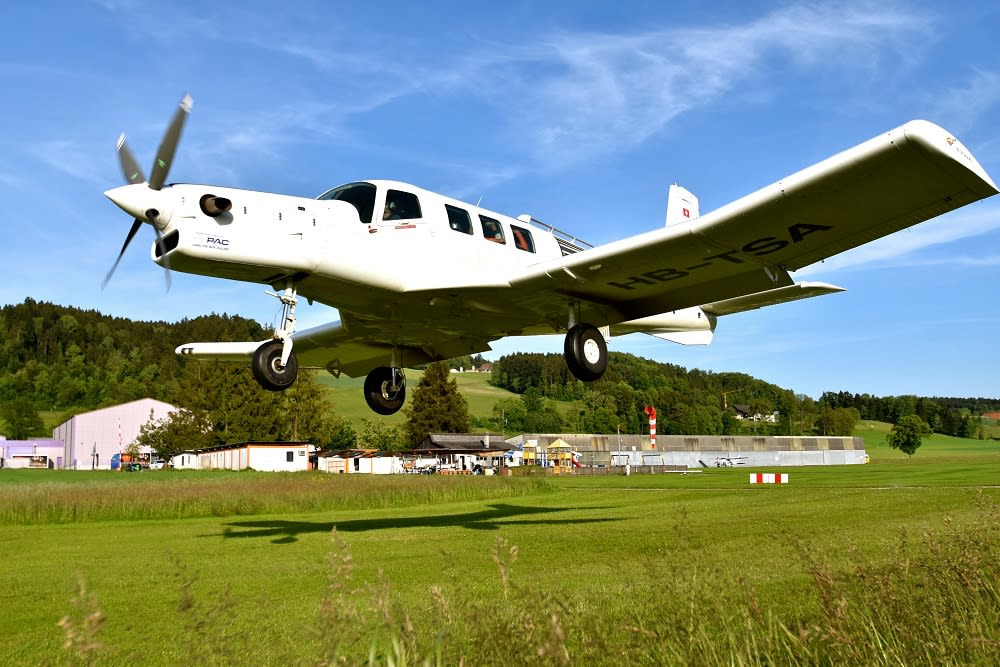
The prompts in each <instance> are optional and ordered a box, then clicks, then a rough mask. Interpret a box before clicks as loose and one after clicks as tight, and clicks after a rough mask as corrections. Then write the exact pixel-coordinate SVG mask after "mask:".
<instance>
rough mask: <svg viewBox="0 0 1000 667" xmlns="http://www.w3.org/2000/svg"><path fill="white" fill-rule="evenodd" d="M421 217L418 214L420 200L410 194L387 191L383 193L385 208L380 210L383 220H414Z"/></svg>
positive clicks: (400, 191) (399, 191)
mask: <svg viewBox="0 0 1000 667" xmlns="http://www.w3.org/2000/svg"><path fill="white" fill-rule="evenodd" d="M420 217H423V216H422V215H421V213H420V200H419V199H417V195H415V194H413V193H412V192H403V191H402V190H389V191H388V192H386V193H385V208H384V209H383V210H382V219H383V220H415V219H417V218H420Z"/></svg>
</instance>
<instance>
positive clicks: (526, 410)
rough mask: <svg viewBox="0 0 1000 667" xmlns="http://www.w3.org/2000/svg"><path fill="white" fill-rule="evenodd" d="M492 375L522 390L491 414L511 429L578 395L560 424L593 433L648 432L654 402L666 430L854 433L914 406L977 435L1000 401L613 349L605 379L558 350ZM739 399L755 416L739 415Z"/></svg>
mask: <svg viewBox="0 0 1000 667" xmlns="http://www.w3.org/2000/svg"><path fill="white" fill-rule="evenodd" d="M491 382H492V384H494V385H495V386H497V387H501V388H503V389H507V390H509V391H512V392H515V393H518V394H521V400H520V401H517V400H513V401H502V402H500V403H498V405H497V407H496V408H495V409H494V415H493V417H492V422H493V423H494V424H495V425H502V426H506V427H507V430H510V431H517V430H519V428H518V427H523V430H525V431H529V432H546V431H551V430H556V429H552V428H551V425H552V422H553V411H552V410H551V409H546V404H545V401H546V400H556V401H566V400H570V401H578V402H579V403H580V405H581V407H580V409H579V411H578V414H576V415H570V416H569V419H568V422H569V423H566V422H567V419H566V418H563V420H562V421H563V425H564V426H565V427H568V428H572V429H573V430H578V431H582V432H590V433H613V432H615V431H616V430H620V431H621V432H622V433H643V432H647V431H648V419H647V416H646V413H645V406H647V405H651V406H653V407H655V408H656V409H657V432H658V433H662V434H686V433H698V434H704V435H739V434H761V435H851V434H852V433H853V429H854V425H855V424H856V423H857V421H858V420H860V419H872V420H879V421H885V422H889V423H891V424H896V423H898V422H899V420H900V419H901V418H902V417H905V416H908V415H916V416H918V417H920V418H921V419H922V420H923V421H925V422H926V423H927V424H928V425H929V426H930V427H931V428H932V429H933V430H934V431H936V432H938V433H943V434H947V435H954V436H958V437H966V438H971V437H977V436H979V435H980V434H981V430H980V429H979V427H980V425H981V423H982V422H981V417H980V416H981V414H982V413H983V412H984V411H989V410H997V409H1000V399H986V398H975V399H957V398H921V397H916V396H896V397H873V396H869V395H867V394H865V395H860V396H859V395H857V394H849V393H847V392H839V393H833V392H827V393H824V394H823V395H822V396H821V397H820V399H819V400H818V401H816V400H813V399H812V398H811V397H809V396H804V395H801V394H796V393H794V392H793V391H792V390H789V389H783V388H781V387H778V386H776V385H773V384H770V383H768V382H765V381H763V380H759V379H757V378H754V377H751V376H749V375H746V374H743V373H713V372H708V371H702V370H698V369H690V370H688V369H685V368H683V367H681V366H677V365H674V364H668V363H661V362H656V361H652V360H649V359H643V358H640V357H636V356H633V355H629V354H623V353H611V361H610V363H609V366H608V371H607V373H606V374H605V376H604V378H602V379H601V380H599V381H597V382H594V383H591V384H586V383H583V382H580V381H579V380H576V378H574V377H573V376H572V375H571V374H570V373H569V371H568V370H567V369H566V365H565V362H564V361H563V358H562V356H561V355H558V354H534V353H531V354H529V353H517V354H511V355H507V356H504V357H501V358H500V359H499V360H497V361H496V362H495V363H494V364H493V375H492V378H491ZM735 406H739V407H740V408H741V410H742V411H743V412H744V413H745V414H746V415H748V416H749V418H744V419H737V416H736V412H735V410H734V407H735ZM550 407H551V406H550ZM555 418H558V415H556V417H555Z"/></svg>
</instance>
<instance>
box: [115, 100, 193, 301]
mask: <svg viewBox="0 0 1000 667" xmlns="http://www.w3.org/2000/svg"><path fill="white" fill-rule="evenodd" d="M193 104H194V100H192V99H191V96H190V95H185V96H184V99H182V100H181V103H180V106H178V108H177V111H175V112H174V116H173V118H171V119H170V125H169V126H167V131H166V133H165V134H164V135H163V140H162V141H161V142H160V147H159V149H158V150H157V152H156V160H155V161H154V162H153V176H152V178H150V179H149V180H148V181H147V180H146V176H145V174H144V173H143V171H142V167H140V166H139V163H138V161H136V159H135V156H134V155H133V154H132V151H131V150H130V149H129V147H128V144H127V143H126V141H125V135H124V134H122V135H121V136H120V137H118V148H117V151H118V163H119V165H121V169H122V174H124V176H125V181H126V183H128V185H124V186H121V187H117V188H113V189H111V190H108V191H107V192H105V193H104V196H106V197H107V198H108V199H110V200H111V201H113V202H114V203H115V204H116V205H117V206H118V207H119V208H121V209H122V210H123V211H125V212H126V213H129V214H130V215H132V216H133V218H134V220H133V221H132V227H131V228H130V229H129V231H128V235H127V236H126V237H125V243H124V244H122V249H121V250H120V251H119V252H118V257H117V258H116V259H115V263H114V264H113V265H112V267H111V270H110V271H108V275H106V276H105V277H104V281H103V282H102V283H101V289H104V287H105V286H107V284H108V281H110V280H111V276H112V275H114V272H115V269H117V268H118V263H119V262H121V259H122V256H123V255H124V254H125V250H126V249H127V248H128V245H129V243H131V242H132V239H133V238H134V237H135V235H136V233H137V232H138V231H139V228H140V227H142V223H144V222H147V223H149V224H150V225H152V227H153V230H154V231H155V232H156V243H157V245H159V244H161V243H162V242H163V234H162V232H161V231H160V227H161V222H160V218H161V213H160V209H158V208H157V207H156V206H155V205H153V204H155V202H156V201H157V199H158V198H157V197H156V196H155V195H152V196H151V192H150V191H153V192H159V191H160V190H161V189H162V188H163V184H164V182H165V181H166V180H167V174H168V173H169V172H170V165H171V163H173V161H174V153H176V152H177V144H178V143H180V140H181V132H182V131H183V129H184V122H185V121H186V120H187V116H188V114H189V113H190V112H191V106H192V105H193ZM162 257H163V268H164V271H165V273H166V280H167V289H168V290H169V289H170V263H169V261H168V260H167V257H166V255H165V254H163V255H162Z"/></svg>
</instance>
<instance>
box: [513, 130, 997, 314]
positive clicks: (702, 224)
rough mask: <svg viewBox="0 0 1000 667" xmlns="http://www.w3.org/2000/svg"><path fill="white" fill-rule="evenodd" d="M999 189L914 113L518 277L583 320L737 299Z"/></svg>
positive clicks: (533, 294)
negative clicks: (777, 176) (712, 204)
mask: <svg viewBox="0 0 1000 667" xmlns="http://www.w3.org/2000/svg"><path fill="white" fill-rule="evenodd" d="M996 193H997V187H996V185H995V184H994V183H993V181H992V180H991V179H990V177H989V176H988V175H987V174H986V172H985V170H983V168H982V167H981V166H980V165H979V163H978V162H977V161H976V160H975V158H973V157H972V154H971V153H970V152H969V151H968V150H967V149H966V148H965V147H964V146H963V145H962V144H961V143H960V142H959V141H958V140H957V139H955V138H954V137H953V136H951V135H950V134H948V132H946V131H945V130H944V129H942V128H940V127H938V126H936V125H934V124H932V123H929V122H927V121H919V120H918V121H912V122H910V123H907V124H906V125H903V126H901V127H899V128H896V129H894V130H892V131H890V132H887V133H885V134H883V135H880V136H878V137H875V138H874V139H871V140H869V141H867V142H865V143H863V144H860V145H858V146H855V147H854V148H851V149H849V150H847V151H844V152H843V153H840V154H838V155H835V156H833V157H831V158H829V159H827V160H824V161H823V162H820V163H818V164H816V165H813V166H812V167H809V168H807V169H804V170H802V171H800V172H798V173H796V174H793V175H792V176H789V177H788V178H785V179H783V180H780V181H778V182H777V183H774V184H772V185H769V186H767V187H765V188H763V189H761V190H758V191H757V192H754V193H753V194H750V195H748V196H746V197H743V198H742V199H739V200H737V201H735V202H733V203H731V204H729V205H727V206H724V207H722V208H720V209H717V210H715V211H712V212H711V213H708V214H703V215H702V216H701V217H699V218H697V219H695V220H693V221H691V222H690V223H687V224H677V225H671V226H668V227H665V228H660V229H657V230H655V231H651V232H648V233H645V234H640V235H638V236H633V237H631V238H628V239H624V240H622V241H618V242H615V243H611V244H608V245H603V246H599V247H596V248H593V249H587V250H584V251H582V252H579V253H576V254H572V255H567V256H564V257H562V258H561V259H560V260H556V261H552V262H548V263H545V264H541V265H536V266H534V267H530V268H528V269H526V270H525V271H524V272H523V273H522V274H521V275H520V276H518V277H516V278H515V279H514V280H512V286H513V287H514V288H515V291H516V292H518V293H520V294H523V295H524V299H525V302H526V303H532V304H533V306H534V309H535V310H536V312H537V311H542V312H544V311H545V310H546V309H548V310H549V311H552V313H553V315H555V314H557V313H556V312H555V311H556V309H557V308H558V307H559V306H560V304H562V308H563V309H565V303H566V297H570V298H573V299H576V301H575V303H576V304H578V309H579V312H578V314H577V317H578V320H579V321H589V322H594V323H597V324H601V323H606V322H620V321H626V320H632V319H636V318H642V317H647V316H651V315H654V314H657V313H664V312H670V311H675V310H680V309H683V308H687V307H692V306H699V305H704V304H726V303H729V304H730V305H731V306H734V305H736V304H739V303H740V302H739V301H735V299H738V298H740V297H746V296H747V295H756V294H767V293H769V292H772V290H775V289H781V288H790V287H792V286H793V285H794V282H793V280H792V279H791V277H790V276H789V274H788V272H789V271H794V270H795V269H799V268H802V267H804V266H807V265H809V264H812V263H814V262H817V261H819V260H822V259H824V258H827V257H830V256H832V255H835V254H837V253H839V252H842V251H844V250H847V249H849V248H853V247H856V246H859V245H862V244H863V243H866V242H868V241H871V240H874V239H877V238H880V237H882V236H885V235H887V234H891V233H892V232H895V231H898V230H900V229H904V228H906V227H910V226H912V225H915V224H917V223H919V222H922V221H924V220H928V219H930V218H933V217H935V216H938V215H941V214H942V213H946V212H948V211H951V210H953V209H956V208H959V207H961V206H964V205H966V204H969V203H971V202H974V201H977V200H979V199H983V198H985V197H989V196H992V195H994V194H996ZM772 294H781V293H780V292H778V293H773V292H772ZM782 300H784V299H782ZM747 303H749V302H747ZM761 305H765V304H761ZM718 307H719V308H723V307H724V306H718ZM753 307H759V306H753ZM720 314H721V312H720ZM563 317H565V315H563Z"/></svg>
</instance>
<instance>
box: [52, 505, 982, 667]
mask: <svg viewBox="0 0 1000 667" xmlns="http://www.w3.org/2000/svg"><path fill="white" fill-rule="evenodd" d="M998 518H1000V517H998V512H997V508H996V507H995V506H994V505H993V504H991V503H988V502H987V501H985V500H984V501H981V502H980V512H979V519H978V520H977V521H976V522H974V523H973V524H972V525H971V526H965V527H963V528H962V529H957V528H955V527H953V526H952V525H950V524H948V525H946V527H945V528H944V529H942V530H940V531H935V532H928V533H925V534H923V535H921V536H919V539H917V540H914V539H912V538H911V536H909V535H907V534H905V533H900V534H899V536H898V540H897V542H896V545H895V546H894V547H893V551H892V553H889V554H885V556H886V557H883V558H880V559H879V560H878V561H877V562H872V561H863V562H862V561H858V564H856V565H854V566H852V567H850V568H846V569H845V568H843V567H840V568H838V567H836V566H834V565H833V564H831V563H828V562H824V561H823V560H822V559H820V558H819V557H818V556H817V555H816V554H814V553H812V552H810V550H809V549H808V548H807V547H805V546H800V547H799V554H800V563H801V567H802V573H803V575H804V576H808V577H810V578H811V581H812V582H813V585H812V589H811V591H812V594H813V595H812V600H811V602H806V603H804V604H803V605H802V606H801V607H800V608H798V609H797V610H796V611H794V612H787V611H786V612H784V613H785V614H786V615H785V616H783V617H779V616H778V614H777V613H776V612H775V611H774V610H772V609H769V608H767V607H766V606H765V605H763V604H762V603H761V599H762V598H761V597H759V596H758V595H757V592H756V591H755V589H754V586H753V584H752V583H751V582H747V581H744V580H739V581H731V580H728V579H725V578H723V577H721V576H718V575H719V573H720V570H719V569H718V567H717V565H716V564H715V563H714V562H713V561H711V560H710V559H709V558H707V557H706V556H704V555H700V556H699V554H703V553H704V552H703V551H702V550H701V549H700V548H699V547H700V545H698V544H697V543H696V541H697V536H695V535H691V536H690V537H691V544H690V547H689V548H688V553H686V554H685V556H686V557H685V558H681V559H678V564H677V567H676V568H675V569H673V570H672V571H671V572H670V573H664V572H652V571H649V572H643V571H642V570H641V569H639V570H638V571H636V572H630V573H629V577H628V579H627V583H626V584H625V585H627V586H628V587H630V589H631V592H632V593H633V595H632V599H633V600H634V604H633V605H631V606H630V607H629V608H628V609H627V610H626V611H624V612H622V613H621V614H619V617H618V618H611V617H610V616H609V610H608V609H606V608H604V607H603V606H602V604H601V600H592V599H582V598H581V597H579V596H576V595H575V594H574V591H573V589H572V587H571V586H569V585H566V586H560V585H550V584H548V583H547V582H542V581H537V580H533V579H529V578H527V576H528V575H527V573H522V572H521V571H520V570H519V567H518V548H517V546H516V545H512V544H509V543H508V542H507V541H506V540H505V539H504V538H503V537H497V538H496V540H495V541H494V543H493V548H492V551H491V553H490V554H489V555H488V556H487V555H486V554H484V555H483V557H484V558H486V557H488V558H490V559H491V560H492V562H493V563H494V565H495V567H496V572H497V576H496V579H495V581H494V582H492V583H493V585H492V586H488V587H485V588H484V589H483V590H484V592H483V594H482V595H480V596H478V597H475V598H470V597H469V596H467V595H462V594H461V593H460V592H459V590H458V589H457V588H456V584H455V583H454V582H451V583H449V582H447V581H445V582H442V583H439V584H435V585H433V586H431V587H429V589H428V590H427V599H426V601H425V603H424V604H421V605H415V606H409V607H407V606H404V605H403V604H401V603H400V602H399V600H398V599H397V597H396V596H394V595H393V591H392V589H391V587H390V585H389V584H388V583H387V582H386V581H385V580H384V579H383V578H381V577H379V578H377V579H376V580H375V581H374V582H371V581H357V580H356V579H355V578H354V576H353V572H354V564H353V561H352V558H351V554H350V550H349V548H348V546H347V544H346V543H345V542H344V541H343V540H341V539H340V537H339V536H338V535H337V533H336V531H334V533H333V535H332V548H331V550H330V552H329V555H328V577H327V583H326V586H325V589H324V590H317V600H318V601H317V606H316V623H315V624H314V627H313V628H312V630H311V638H310V639H309V640H308V644H307V645H306V646H305V647H301V648H302V649H303V651H305V654H304V655H303V654H300V655H303V657H302V658H301V664H313V665H332V664H348V665H363V664H370V665H371V664H390V665H399V666H401V665H414V664H424V665H442V664H443V665H460V664H469V665H501V664H502V665H510V664H529V663H530V664H538V665H576V664H580V665H591V664H667V665H722V664H726V665H733V664H735V665H775V664H794V665H799V664H810V665H889V664H893V665H917V664H933V665H947V664H966V665H968V664H973V665H995V664H1000V585H998V581H1000V541H998V539H997V527H996V526H997V519H998ZM678 530H683V526H682V525H680V526H678ZM177 566H178V570H179V571H181V572H183V566H182V564H180V563H178V564H177ZM182 576H183V575H182ZM179 600H180V602H179V604H178V607H177V608H178V613H179V614H180V620H179V621H178V622H176V623H175V624H174V627H175V628H176V632H174V633H172V634H173V636H172V641H173V644H174V645H176V646H178V647H182V648H181V649H179V650H181V651H183V653H178V655H177V656H176V657H177V659H181V658H182V657H183V658H184V659H186V660H187V661H188V662H190V663H192V664H234V663H240V662H247V663H251V662H253V658H252V656H247V655H245V654H241V653H239V651H240V646H241V645H242V643H241V639H247V640H248V639H249V638H248V637H247V638H243V637H241V635H240V632H241V630H240V629H238V628H233V627H230V626H229V625H227V623H228V622H229V621H228V617H227V614H226V613H225V610H226V608H227V607H228V606H231V605H232V604H233V601H232V600H231V599H230V597H229V593H228V592H223V593H221V594H220V596H219V599H218V600H209V601H201V600H196V599H194V598H193V596H192V595H191V591H190V585H189V582H187V581H185V580H183V579H182V580H181V590H180V594H179ZM72 607H73V609H74V611H73V613H72V614H70V615H69V616H67V617H66V618H64V619H63V621H62V622H61V623H60V626H61V627H62V628H63V631H64V632H65V635H66V643H65V648H66V651H67V652H66V654H65V655H64V656H63V657H65V658H68V659H69V660H71V661H75V662H82V663H86V664H116V663H119V662H121V661H122V660H123V659H127V660H129V661H135V660H140V661H143V662H157V661H163V660H164V658H167V661H168V662H169V660H170V657H168V656H164V655H162V654H159V653H158V654H156V655H155V656H152V655H151V656H143V655H141V653H140V654H135V653H130V654H129V655H128V656H123V655H118V654H116V653H115V650H114V648H113V647H108V646H104V645H102V644H101V642H100V631H101V627H102V625H103V624H110V623H115V622H119V623H127V622H128V621H127V619H110V618H109V619H105V618H104V617H103V615H102V614H101V610H100V606H99V601H98V600H97V599H96V598H95V597H94V595H93V594H92V593H89V592H87V591H86V587H85V584H83V583H81V586H80V592H79V594H78V595H77V596H76V597H74V598H73V600H72ZM787 614H791V615H787ZM248 632H252V629H251V630H248ZM293 634H295V629H294V628H289V635H293ZM300 636H301V635H300ZM247 643H249V642H247ZM192 652H193V653H192ZM147 659H148V660H147Z"/></svg>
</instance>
